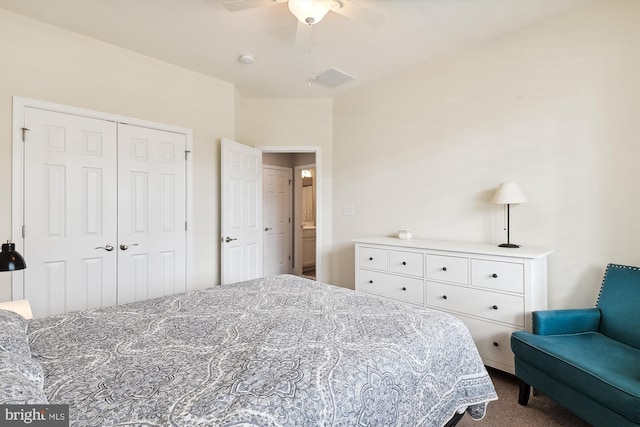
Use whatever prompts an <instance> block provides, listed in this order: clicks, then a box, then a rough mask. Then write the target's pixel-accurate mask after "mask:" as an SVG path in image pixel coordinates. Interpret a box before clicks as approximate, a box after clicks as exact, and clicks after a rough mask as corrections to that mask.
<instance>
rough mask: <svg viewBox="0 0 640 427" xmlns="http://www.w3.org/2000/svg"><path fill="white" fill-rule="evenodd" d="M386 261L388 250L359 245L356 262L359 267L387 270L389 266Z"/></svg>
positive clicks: (387, 260)
mask: <svg viewBox="0 0 640 427" xmlns="http://www.w3.org/2000/svg"><path fill="white" fill-rule="evenodd" d="M388 262H389V251H388V250H386V249H378V248H368V247H366V246H365V247H363V246H360V251H359V253H358V264H359V265H360V267H363V268H371V269H373V270H380V271H387V269H388V268H389V264H388Z"/></svg>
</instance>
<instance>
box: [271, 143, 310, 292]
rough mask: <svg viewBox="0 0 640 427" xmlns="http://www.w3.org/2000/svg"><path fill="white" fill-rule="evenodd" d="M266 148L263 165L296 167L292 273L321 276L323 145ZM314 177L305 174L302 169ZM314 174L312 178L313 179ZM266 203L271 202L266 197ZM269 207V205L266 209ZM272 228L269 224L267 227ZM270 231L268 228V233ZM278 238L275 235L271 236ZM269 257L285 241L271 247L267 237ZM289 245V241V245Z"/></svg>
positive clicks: (292, 230)
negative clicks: (321, 147) (320, 154)
mask: <svg viewBox="0 0 640 427" xmlns="http://www.w3.org/2000/svg"><path fill="white" fill-rule="evenodd" d="M259 148H260V149H261V150H262V152H263V156H262V162H263V168H265V167H278V168H290V169H291V171H292V177H293V179H292V186H291V198H292V203H291V206H292V219H291V248H292V256H291V264H290V265H291V273H293V274H296V275H299V276H304V277H308V278H312V279H315V280H321V279H320V277H319V276H320V274H321V271H322V269H321V256H319V255H320V254H319V251H318V248H320V247H322V246H321V240H322V237H321V227H322V215H321V212H322V209H321V206H322V200H321V199H322V198H321V196H320V195H321V191H320V188H321V181H320V176H321V165H320V156H319V147H259ZM303 170H304V171H305V175H307V174H310V175H311V176H310V177H307V176H305V177H304V178H303V176H302V171H303ZM309 178H311V179H309ZM263 202H264V203H270V202H268V201H265V200H263ZM263 210H266V209H263ZM264 228H269V227H264ZM268 232H270V231H265V233H268ZM271 240H272V241H274V240H273V239H271ZM264 244H265V246H264V254H265V257H267V256H269V255H268V254H269V253H272V252H271V251H272V250H276V251H277V250H280V248H281V247H282V246H283V245H282V244H276V246H275V247H273V248H271V247H270V246H269V245H270V244H269V243H268V240H267V239H265V240H264ZM285 246H286V245H285ZM265 272H266V271H265Z"/></svg>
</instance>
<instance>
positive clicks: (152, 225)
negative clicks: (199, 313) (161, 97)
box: [118, 124, 186, 304]
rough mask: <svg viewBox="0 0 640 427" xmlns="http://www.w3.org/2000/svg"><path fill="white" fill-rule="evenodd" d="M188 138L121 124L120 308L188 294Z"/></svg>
mask: <svg viewBox="0 0 640 427" xmlns="http://www.w3.org/2000/svg"><path fill="white" fill-rule="evenodd" d="M185 150H186V136H185V135H184V134H179V133H174V132H167V131H162V130H157V129H149V128H145V127H139V126H131V125H126V124H118V303H119V304H123V303H127V302H132V301H139V300H143V299H148V298H154V297H159V296H162V295H168V294H173V293H177V292H184V291H185V290H186V278H185V272H186V264H185V256H186V231H185V221H186V217H185V203H186V196H185V194H186V191H185V185H186V161H185Z"/></svg>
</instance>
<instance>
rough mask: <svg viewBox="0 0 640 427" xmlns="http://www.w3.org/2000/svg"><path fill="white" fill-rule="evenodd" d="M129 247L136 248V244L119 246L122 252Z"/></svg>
mask: <svg viewBox="0 0 640 427" xmlns="http://www.w3.org/2000/svg"><path fill="white" fill-rule="evenodd" d="M129 246H138V244H137V243H132V244H131V245H127V244H126V243H123V244H121V245H120V249H122V250H123V251H126V250H127V249H129Z"/></svg>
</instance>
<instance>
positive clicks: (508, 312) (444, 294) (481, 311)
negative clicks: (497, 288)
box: [427, 282, 524, 328]
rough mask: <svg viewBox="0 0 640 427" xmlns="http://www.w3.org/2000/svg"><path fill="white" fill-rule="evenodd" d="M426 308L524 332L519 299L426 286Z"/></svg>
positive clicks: (521, 298)
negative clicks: (449, 312) (497, 323)
mask: <svg viewBox="0 0 640 427" xmlns="http://www.w3.org/2000/svg"><path fill="white" fill-rule="evenodd" d="M427 305H429V306H431V307H435V308H440V309H443V310H450V311H455V312H458V313H464V314H470V315H472V316H478V317H483V318H485V319H490V320H495V321H498V322H503V323H509V324H512V325H514V326H519V327H522V328H524V298H523V297H521V296H517V295H505V294H499V293H496V292H491V291H485V290H482V289H473V288H468V287H463V286H455V285H447V284H444V283H437V282H427Z"/></svg>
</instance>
